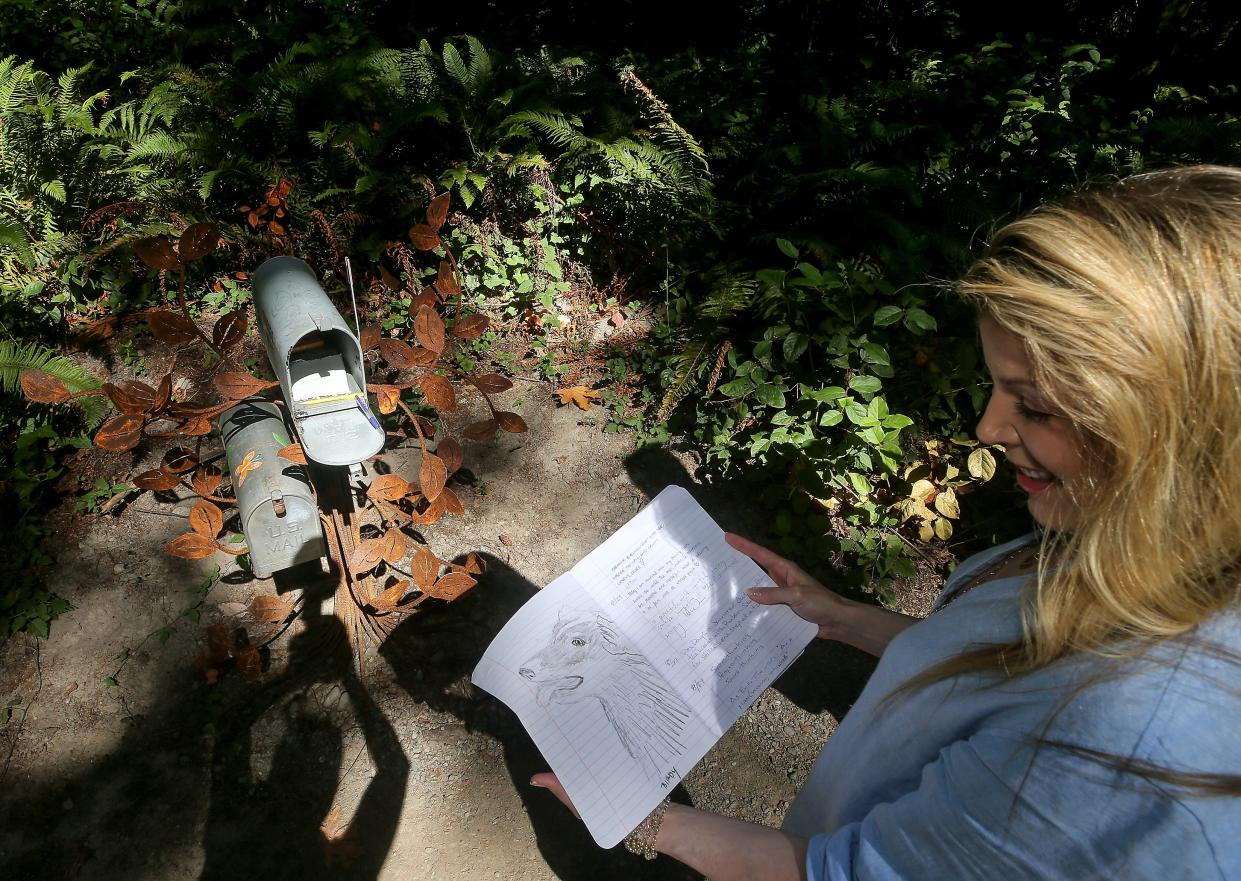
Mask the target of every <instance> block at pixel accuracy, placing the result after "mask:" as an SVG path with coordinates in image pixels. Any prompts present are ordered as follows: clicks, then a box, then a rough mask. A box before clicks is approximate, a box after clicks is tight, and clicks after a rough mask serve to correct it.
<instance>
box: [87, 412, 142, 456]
mask: <svg viewBox="0 0 1241 881" xmlns="http://www.w3.org/2000/svg"><path fill="white" fill-rule="evenodd" d="M145 424H146V420H144V419H143V418H142V417H141V416H134V415H130V414H124V415H121V416H114V417H112V418H111V419H109V420H108V421H107V422H105V423H104V424H103V425H102V426H100V428H99V431H98V432H96V433H95V443H96V444H97V445H98V446H100V447H102V448H103V449H105V450H108V451H109V452H113V453H120V452H123V451H125V450H132V449H133V448H134V447H136V446H138V442H139V441H140V440H142V426H143V425H145Z"/></svg>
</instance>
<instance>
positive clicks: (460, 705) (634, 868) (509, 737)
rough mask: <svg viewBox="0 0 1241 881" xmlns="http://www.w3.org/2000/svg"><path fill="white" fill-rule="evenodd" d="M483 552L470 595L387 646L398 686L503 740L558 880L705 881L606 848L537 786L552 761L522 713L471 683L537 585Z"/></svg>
mask: <svg viewBox="0 0 1241 881" xmlns="http://www.w3.org/2000/svg"><path fill="white" fill-rule="evenodd" d="M480 556H481V557H483V559H484V561H485V563H486V565H487V571H486V574H485V575H484V576H483V580H482V582H481V583H480V584H479V586H478V587H476V588H475V589H474V591H473V592H472V593H471V594H469V595H467V596H465V597H463V598H461V599H460V600H458V601H456V602H454V603H452V604H441V605H437V606H434V607H430V608H426V607H424V608H426V611H425V612H423V613H420V614H418V615H413V616H411V617H410V618H408V619H406V620H405V621H404V622H402V623H401V624H400V625H399V626H398V627H397V628H396V630H394V631H393V633H392V635H391V636H389V637H388V639H387V640H386V641H385V642H384V644H383V646H382V647H381V648H380V650H379V652H380V655H381V656H382V657H383V658H384V659H385V660H386V661H387V662H388V664H389V665H390V667H391V669H392V672H393V676H394V677H395V678H396V681H397V683H398V684H399V685H400V686H401V687H402V688H403V689H405V691H406V692H408V693H409V695H410V696H411V697H412V698H413V699H414V700H417V701H419V702H422V703H425V704H426V705H427V706H429V707H431V708H433V709H436V710H440V711H444V712H449V713H451V714H453V715H454V716H456V717H457V718H458V719H460V720H461V721H462V722H463V723H464V724H465V726H466V727H467V728H468V729H469V730H471V731H476V732H481V733H483V734H486V735H488V736H489V737H491V738H493V739H495V740H496V741H497V742H499V743H500V744H501V746H502V748H503V752H504V763H505V766H506V769H507V771H508V774H509V776H510V777H511V778H512V781H513V787H514V789H515V790H516V792H517V795H518V797H519V798H520V799H521V803H522V806H523V808H524V809H525V812H526V815H527V816H528V817H529V818H530V825H531V827H532V829H533V831H534V834H535V837H536V841H537V846H538V848H539V853H540V854H541V855H542V857H543V859H544V860H545V861H546V863H547V866H548V868H549V869H551V871H552V872H553V873H555V875H556V877H558V878H561V879H564V881H578V879H581V881H613V879H615V881H621V879H634V878H638V879H667V881H672V879H691V878H698V877H699V876H698V875H697V874H696V873H694V872H692V871H690V870H689V869H688V868H686V867H685V866H683V865H681V864H680V863H677V862H675V861H674V860H668V859H661V860H655V861H647V860H644V859H642V858H641V857H638V856H635V855H634V854H631V853H629V852H628V851H627V850H625V849H624V848H622V847H616V848H613V849H611V850H603V849H601V848H600V847H599V846H598V845H597V844H595V842H594V840H593V839H592V838H591V837H590V834H589V833H588V832H587V831H586V827H585V825H584V824H582V823H581V822H580V821H578V820H575V819H574V818H573V817H572V815H571V814H570V813H569V812H568V811H567V810H566V809H565V808H564V806H563V805H561V804H560V802H559V801H557V800H556V799H555V797H554V796H552V795H551V793H549V792H547V791H545V790H542V789H538V788H537V787H533V786H530V783H529V781H530V778H531V777H532V776H533V775H534V774H536V773H538V772H540V771H546V770H548V764H547V761H546V760H545V759H544V758H543V756H542V755H541V754H540V752H539V750H538V748H537V747H536V746H535V745H534V741H533V740H531V738H530V736H529V735H528V734H527V733H526V731H525V729H524V728H523V727H522V725H521V723H520V722H519V721H518V719H517V716H516V715H515V714H514V713H513V712H512V711H511V710H509V709H508V707H506V706H505V705H504V704H503V703H501V702H500V701H498V700H496V699H495V698H493V697H491V696H490V695H488V694H487V693H486V692H484V691H482V690H481V689H477V688H475V687H474V686H472V685H469V682H468V680H469V676H470V673H471V672H472V671H473V669H474V666H475V665H476V664H477V663H478V660H479V659H480V658H481V657H482V654H483V652H484V650H485V649H486V648H487V646H488V645H489V644H490V643H491V641H492V639H494V638H495V636H496V634H497V633H499V631H500V629H501V628H502V627H503V626H504V624H505V623H506V622H507V621H508V620H509V618H511V617H512V616H513V614H514V613H515V612H516V611H517V610H518V609H519V608H521V606H522V604H523V603H525V602H526V600H528V599H530V597H532V596H534V594H535V593H536V592H537V591H538V587H537V586H536V585H534V584H533V583H531V582H530V581H529V580H527V579H526V578H525V577H523V576H522V575H521V574H520V573H519V572H517V571H516V570H515V569H513V568H512V567H510V566H509V565H507V564H506V563H504V562H503V561H502V560H500V559H498V558H496V557H494V556H492V555H490V554H481V555H480ZM428 659H433V661H432V663H427V661H428Z"/></svg>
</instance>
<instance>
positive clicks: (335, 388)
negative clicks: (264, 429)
mask: <svg viewBox="0 0 1241 881" xmlns="http://www.w3.org/2000/svg"><path fill="white" fill-rule="evenodd" d="M253 291H254V311H255V314H256V316H257V319H258V328H259V334H260V335H261V336H262V338H263V342H264V344H265V345H266V347H267V355H268V358H269V359H270V360H271V366H272V370H274V371H275V373H276V379H278V380H279V382H280V388H281V390H282V391H283V392H284V400H285V403H286V404H288V407H289V412H290V414H291V415H292V417H293V428H294V430H295V431H296V433H297V436H298V439H299V440H300V441H301V444H302V451H303V452H304V453H305V454H306V458H308V459H311V460H313V461H314V462H317V463H319V464H320V465H331V466H351V465H356V464H357V463H359V462H362V461H365V460H366V459H369V458H370V457H371V456H373V455H375V454H376V453H378V452H379V451H380V450H381V449H383V444H384V430H383V426H381V425H380V424H379V420H378V419H377V418H376V417H375V415H374V414H373V413H372V412H371V409H370V405H369V404H368V403H367V399H366V373H365V365H364V363H363V358H362V346H361V344H360V343H359V342H358V338H357V337H356V336H355V335H354V333H353V331H352V330H351V329H350V327H349V325H348V324H346V323H345V320H344V318H342V317H341V315H340V313H339V312H338V311H336V307H335V306H333V305H332V301H331V300H329V299H328V297H327V294H325V293H324V292H323V288H322V287H320V285H319V280H318V278H316V277H315V273H314V270H312V269H311V268H310V267H309V266H308V265H307V264H306V263H305V262H304V261H302V260H298V259H297V258H296V257H273V258H272V259H270V260H268V261H267V262H266V263H264V264H263V265H262V266H260V267H259V270H258V272H257V273H255V276H254V285H253Z"/></svg>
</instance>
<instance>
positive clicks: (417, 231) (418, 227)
mask: <svg viewBox="0 0 1241 881" xmlns="http://www.w3.org/2000/svg"><path fill="white" fill-rule="evenodd" d="M409 240H410V241H411V242H413V243H414V247H415V248H417V249H418V250H419V251H431V250H434V249H435V248H437V247H439V243H440V236H439V233H437V232H436V231H435V230H434V229H432V228H431V227H429V226H427V225H426V224H425V223H417V224H414V226H412V227H411V228H410V230H409Z"/></svg>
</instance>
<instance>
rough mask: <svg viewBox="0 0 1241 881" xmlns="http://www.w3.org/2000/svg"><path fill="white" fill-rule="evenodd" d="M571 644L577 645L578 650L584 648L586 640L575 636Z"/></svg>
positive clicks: (570, 641)
mask: <svg viewBox="0 0 1241 881" xmlns="http://www.w3.org/2000/svg"><path fill="white" fill-rule="evenodd" d="M569 644H570V645H575V646H577V647H578V648H581V647H582V646H584V645H586V640H584V639H582V638H581V637H580V636H575V637H573V638H572V639H571V640H569Z"/></svg>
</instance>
